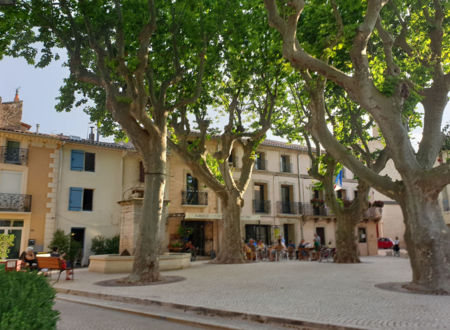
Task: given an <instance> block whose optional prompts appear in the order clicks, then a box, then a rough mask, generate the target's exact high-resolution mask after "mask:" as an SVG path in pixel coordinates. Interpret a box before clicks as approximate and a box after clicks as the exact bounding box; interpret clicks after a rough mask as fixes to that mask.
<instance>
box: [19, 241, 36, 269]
mask: <svg viewBox="0 0 450 330" xmlns="http://www.w3.org/2000/svg"><path fill="white" fill-rule="evenodd" d="M20 260H22V263H23V265H24V266H25V267H28V268H29V269H37V259H36V253H34V249H33V247H32V246H29V247H27V249H26V250H25V251H24V252H22V254H21V255H20Z"/></svg>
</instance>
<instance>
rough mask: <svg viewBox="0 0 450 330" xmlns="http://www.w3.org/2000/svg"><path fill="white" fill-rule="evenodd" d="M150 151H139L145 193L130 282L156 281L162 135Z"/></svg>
mask: <svg viewBox="0 0 450 330" xmlns="http://www.w3.org/2000/svg"><path fill="white" fill-rule="evenodd" d="M151 150H152V153H149V154H145V155H143V163H144V168H145V190H144V191H145V193H144V203H143V206H142V220H141V222H140V226H139V231H138V236H137V239H136V250H135V252H134V263H133V270H132V273H131V274H130V276H129V277H128V280H129V281H130V282H155V281H159V279H160V274H159V228H160V223H161V216H162V209H163V201H164V187H165V183H166V176H165V174H164V173H165V169H166V138H165V137H164V138H162V139H160V140H158V141H153V142H152V143H151Z"/></svg>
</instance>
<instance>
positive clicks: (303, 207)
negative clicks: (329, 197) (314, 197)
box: [298, 203, 333, 216]
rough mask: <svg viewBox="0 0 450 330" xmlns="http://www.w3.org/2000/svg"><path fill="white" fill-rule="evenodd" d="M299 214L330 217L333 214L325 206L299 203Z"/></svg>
mask: <svg viewBox="0 0 450 330" xmlns="http://www.w3.org/2000/svg"><path fill="white" fill-rule="evenodd" d="M298 208H299V213H300V214H303V215H318V216H330V215H333V212H332V211H331V209H330V208H328V207H327V206H325V204H322V205H317V204H310V203H298Z"/></svg>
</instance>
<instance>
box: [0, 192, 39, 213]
mask: <svg viewBox="0 0 450 330" xmlns="http://www.w3.org/2000/svg"><path fill="white" fill-rule="evenodd" d="M0 211H1V212H10V211H12V212H31V195H21V194H5V193H0Z"/></svg>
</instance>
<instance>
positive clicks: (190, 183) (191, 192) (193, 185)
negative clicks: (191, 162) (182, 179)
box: [186, 174, 198, 205]
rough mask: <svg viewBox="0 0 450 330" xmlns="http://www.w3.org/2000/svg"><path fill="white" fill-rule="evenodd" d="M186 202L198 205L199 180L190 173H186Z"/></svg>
mask: <svg viewBox="0 0 450 330" xmlns="http://www.w3.org/2000/svg"><path fill="white" fill-rule="evenodd" d="M186 203H187V204H189V205H198V180H197V179H196V178H194V177H193V176H192V175H190V174H186Z"/></svg>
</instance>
